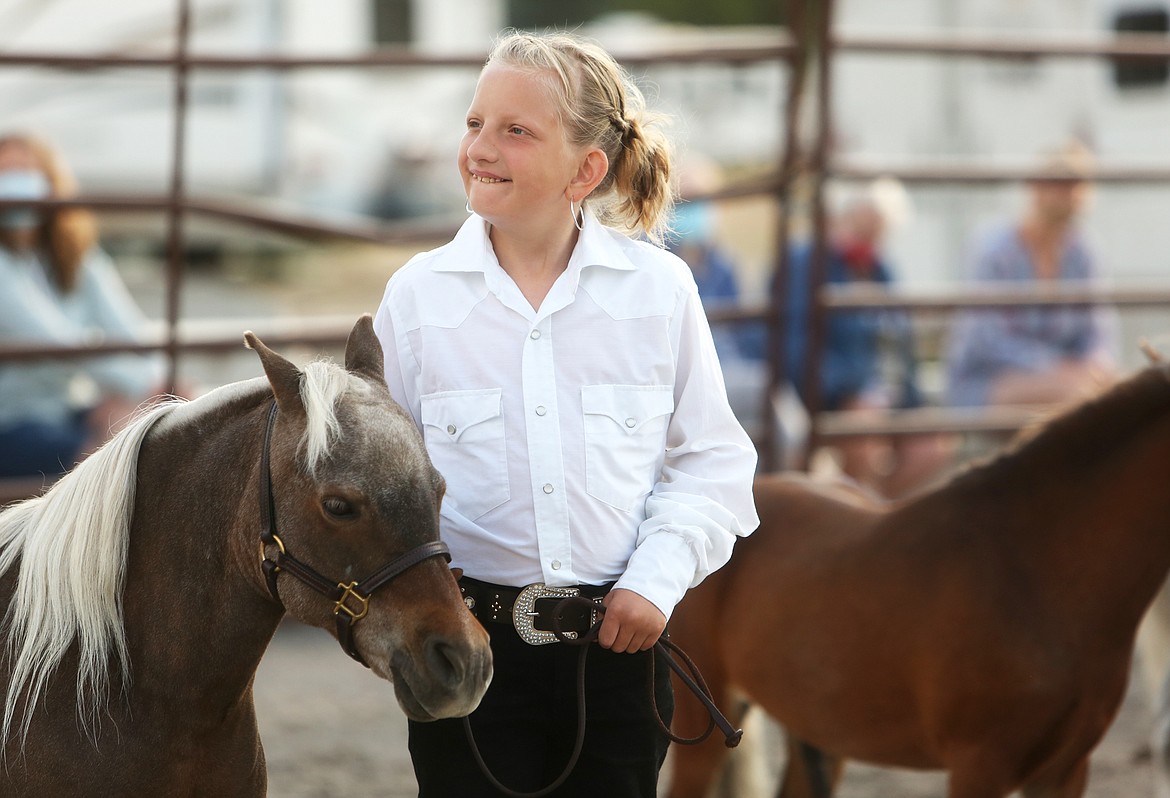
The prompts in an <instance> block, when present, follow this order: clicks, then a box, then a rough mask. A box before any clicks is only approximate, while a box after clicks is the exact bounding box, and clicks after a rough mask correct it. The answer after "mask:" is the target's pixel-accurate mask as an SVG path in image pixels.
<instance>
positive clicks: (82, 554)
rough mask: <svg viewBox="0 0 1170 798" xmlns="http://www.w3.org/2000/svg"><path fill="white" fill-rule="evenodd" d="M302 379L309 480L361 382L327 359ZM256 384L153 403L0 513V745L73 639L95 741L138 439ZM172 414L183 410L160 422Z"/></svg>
mask: <svg viewBox="0 0 1170 798" xmlns="http://www.w3.org/2000/svg"><path fill="white" fill-rule="evenodd" d="M303 374H304V379H303V380H302V382H301V398H302V401H303V403H304V405H305V410H306V415H307V419H308V423H307V424H306V428H305V432H304V435H303V436H302V438H301V443H300V445H301V451H302V454H303V457H304V462H305V467H306V468H307V470H308V471H309V472H310V473H312V472H313V470H314V469H315V468H316V466H317V465H318V464H319V463H320V461H321V460H322V458H324V457H325V456H326V455H327V454H328V451H329V447H330V445H331V443H332V442H333V440H335V439H336V437H337V435H338V433H339V431H340V424H339V423H338V420H337V416H336V412H335V403H336V402H337V400H338V399H339V398H340V397H341V396H342V395H343V394H344V393H345V392H346V390H348V389H353V388H355V387H356V386H359V385H360V386H364V385H365V383H363V382H362V381H360V380H353V379H351V378H349V377H348V376H347V373H346V372H345V370H344V369H342V368H340V367H338V366H336V365H334V364H331V363H328V362H324V361H317V362H314V363H309V364H308V365H307V366H306V367H305V369H304V371H303ZM262 385H264V386H266V385H267V382H266V381H265V380H263V379H262V378H260V379H256V380H250V381H248V382H246V383H239V384H233V385H229V386H224V387H223V388H220V389H217V390H216V391H213V392H212V393H210V394H208V395H207V396H204V397H203V398H202V399H199V400H197V401H196V402H193V403H191V404H190V405H184V403H183V402H182V400H173V401H167V402H164V403H161V404H158V405H154V406H152V407H151V408H149V409H148V410H146V411H144V412H143V413H142V414H141V415H140V416H139V417H137V418H136V419H135V420H134V421H133V422H132V423H131V424H130V425H128V426H127V427H126V428H125V429H124V430H122V432H120V433H119V434H118V435H117V436H115V437H114V438H113V439H111V440H110V441H109V442H108V443H107V444H106V445H105V446H103V447H102V448H100V449H98V451H96V452H95V453H94V454H92V455H91V456H90V457H88V458H87V459H85V460H83V461H82V462H81V463H80V464H79V465H78V466H76V467H75V468H74V469H73V470H72V471H70V472H69V473H68V474H66V475H65V476H64V477H62V478H61V479H60V480H59V481H58V482H57V483H56V484H54V485H53V487H52V488H51V489H50V490H48V491H47V492H46V493H45V494H44V495H42V496H39V497H37V498H34V499H29V500H27V501H24V502H21V503H20V504H17V505H15V506H13V507H11V508H9V509H7V510H5V511H4V512H0V575H3V574H5V573H7V572H8V570H9V569H10V568H11V567H12V565H13V564H14V563H15V562H17V561H18V560H19V562H20V566H19V575H18V577H17V584H16V588H15V591H14V593H13V595H12V600H11V603H10V605H9V607H8V614H7V616H6V619H5V630H6V632H7V637H8V644H7V647H8V650H7V656H8V660H9V662H10V663H11V664H12V677H11V680H10V682H9V684H8V692H7V695H6V697H5V700H4V713H3V720H2V722H0V743H5V744H6V743H7V742H8V741H9V740H10V739H12V736H13V734H14V733H17V734H19V736H20V739H21V744H22V746H23V743H24V740H25V739H26V738H27V735H28V728H29V723H30V720H31V717H32V712H33V710H34V709H35V707H36V706H37V704H38V702H39V700H40V696H41V693H42V691H43V690H44V687H45V683H46V681H47V680H48V678H49V676H50V675H51V674H52V673H53V672H54V670H56V668H57V666H58V665H60V663H61V660H62V659H63V658H64V656H65V654H66V653H67V652H68V650H69V648H70V646H71V645H72V644H73V643H74V641H76V642H77V646H78V651H79V655H80V661H79V666H78V671H77V710H78V718H79V720H80V722H81V724H82V727H83V729H84V731H85V732H86V733H87V734H89V735H91V736H94V735H95V734H96V726H97V722H98V720H99V719H100V717H99V715H100V710H101V709H102V707H103V706H104V701H103V699H104V698H106V697H107V696H108V694H109V679H110V676H109V673H108V663H109V661H110V659H111V657H115V658H116V659H117V660H118V663H119V665H120V668H119V670H120V672H121V681H122V688H123V690H124V691H125V690H127V689H128V688H129V686H130V661H129V652H128V651H127V648H126V635H125V629H124V625H123V616H122V594H123V589H124V584H125V577H126V556H127V550H128V546H129V534H130V520H131V514H132V512H133V509H134V489H135V483H136V480H137V465H138V453H139V450H140V448H141V446H142V441H143V440H144V438H145V437H146V434H147V432H149V431H150V429H151V428H152V427H153V426H154V424H155V423H156V422H158V421H160V419H165V420H163V421H162V424H161V425H160V426H162V425H171V424H181V423H183V421H184V420H185V418H187V417H188V415H189V413H188V412H187V407H190V408H191V409H192V410H194V409H195V408H196V407H199V408H200V410H202V409H203V408H205V407H206V406H207V403H208V402H211V403H215V404H218V403H219V402H222V401H224V400H225V399H231V398H232V397H234V396H238V395H239V394H240V393H241V392H242V391H248V390H251V389H253V386H255V388H260V387H261V386H262ZM176 408H180V412H177V413H175V414H174V416H173V417H170V418H167V416H168V415H169V414H170V413H171V411H172V410H175V409H176Z"/></svg>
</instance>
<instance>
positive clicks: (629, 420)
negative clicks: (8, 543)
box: [626, 418, 638, 429]
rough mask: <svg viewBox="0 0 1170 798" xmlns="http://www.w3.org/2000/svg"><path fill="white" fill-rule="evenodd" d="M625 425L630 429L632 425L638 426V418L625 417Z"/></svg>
mask: <svg viewBox="0 0 1170 798" xmlns="http://www.w3.org/2000/svg"><path fill="white" fill-rule="evenodd" d="M626 426H627V427H629V428H630V429H633V428H634V427H636V426H638V420H637V419H636V418H627V419H626Z"/></svg>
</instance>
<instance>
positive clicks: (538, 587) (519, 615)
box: [512, 582, 600, 646]
mask: <svg viewBox="0 0 1170 798" xmlns="http://www.w3.org/2000/svg"><path fill="white" fill-rule="evenodd" d="M579 595H581V591H580V590H578V589H577V588H575V587H549V586H548V585H545V584H541V583H540V582H537V583H536V584H534V585H529V586H528V587H525V588H523V589H522V590H521V591H520V594H519V595H518V596H516V602H515V603H514V604H513V605H512V625H513V626H515V627H516V634H518V635H520V639H521V640H523V641H524V642H525V643H527V644H528V645H530V646H543V645H547V644H549V643H559V642H560V639H559V638H558V637H557V634H556V632H545V631H542V630H540V629H537V628H536V626H535V625H534V624H535V622H536V618H537V616H539V615H540V613H539V612H537V611H536V602H537V601H538V600H539V599H546V598H551V599H567V598H575V597H576V596H579ZM597 601H598V602H600V599H597ZM595 623H597V613H596V611H595V612H593V613H592V616H591V617H590V619H589V625H590V626H592V625H593V624H595ZM562 634H563V635H564V636H565V638H566V639H568V640H576V639H577V633H576V632H562Z"/></svg>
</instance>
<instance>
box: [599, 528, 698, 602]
mask: <svg viewBox="0 0 1170 798" xmlns="http://www.w3.org/2000/svg"><path fill="white" fill-rule="evenodd" d="M697 569H698V561H697V560H696V558H695V554H694V552H692V551H691V546H690V544H689V543H688V542H687V540H686V539H685V538H684V537H683V536H682V535H677V534H675V533H673V532H670V531H666V530H663V531H661V532H655V533H654V534H652V535H649V536H648V537H646V538H645V539H644V540H643V541H642V542H641V543H640V544H639V545H638V548H636V549H634V554H633V556H631V557H630V562H629V564H628V565H627V566H626V572H625V573H624V574H622V576H621V578H620V579H618V581H617V583H616V584H615V585H614V589H618V588H621V589H622V590H632V591H633V592H635V593H637V594H638V595H639V596H641V597H642V598H644V599H646V600H647V601H649V602H650V603H651V604H653V605H654V606H655V607H657V608H658V609H659V611H660V612H661V613H662V614H663V615H665V616H666V619H667V620H670V614H671V613H672V612H673V611H674V607H675V605H676V604H678V603H679V602H680V601H682V598H683V596H684V595H686V592H687V590H689V589H690V587H691V583H692V582H693V581H694V578H695V571H696V570H697Z"/></svg>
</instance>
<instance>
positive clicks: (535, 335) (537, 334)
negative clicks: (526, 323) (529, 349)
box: [528, 330, 540, 341]
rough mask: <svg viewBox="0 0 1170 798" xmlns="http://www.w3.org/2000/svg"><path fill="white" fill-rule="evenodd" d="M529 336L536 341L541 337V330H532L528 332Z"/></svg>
mask: <svg viewBox="0 0 1170 798" xmlns="http://www.w3.org/2000/svg"><path fill="white" fill-rule="evenodd" d="M528 337H529V338H531V339H532V340H533V341H535V340H536V339H537V338H539V337H540V330H533V331H532V332H530V333H528Z"/></svg>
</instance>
